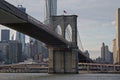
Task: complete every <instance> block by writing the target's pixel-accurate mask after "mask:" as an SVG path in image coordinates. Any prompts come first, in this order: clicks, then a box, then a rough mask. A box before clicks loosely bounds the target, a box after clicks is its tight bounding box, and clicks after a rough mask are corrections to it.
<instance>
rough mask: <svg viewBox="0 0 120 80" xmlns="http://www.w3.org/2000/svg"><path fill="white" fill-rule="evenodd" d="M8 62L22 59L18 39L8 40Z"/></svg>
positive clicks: (20, 45) (16, 61)
mask: <svg viewBox="0 0 120 80" xmlns="http://www.w3.org/2000/svg"><path fill="white" fill-rule="evenodd" d="M8 44H9V49H8V51H9V54H8V63H9V64H11V63H18V62H21V61H22V54H21V53H22V44H21V43H20V42H18V41H9V42H8Z"/></svg>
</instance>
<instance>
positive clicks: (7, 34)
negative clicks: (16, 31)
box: [1, 29, 10, 41]
mask: <svg viewBox="0 0 120 80" xmlns="http://www.w3.org/2000/svg"><path fill="white" fill-rule="evenodd" d="M9 39H10V30H8V29H3V30H1V41H9Z"/></svg>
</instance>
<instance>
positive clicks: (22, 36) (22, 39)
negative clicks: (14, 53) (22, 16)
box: [16, 5, 26, 56]
mask: <svg viewBox="0 0 120 80" xmlns="http://www.w3.org/2000/svg"><path fill="white" fill-rule="evenodd" d="M17 8H18V9H19V10H21V11H23V12H26V8H24V7H22V5H18V7H17ZM16 40H17V41H19V42H20V43H22V55H23V56H24V51H25V34H23V33H20V32H16Z"/></svg>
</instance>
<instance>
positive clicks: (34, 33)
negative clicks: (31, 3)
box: [0, 0, 93, 62]
mask: <svg viewBox="0 0 120 80" xmlns="http://www.w3.org/2000/svg"><path fill="white" fill-rule="evenodd" d="M0 24H2V25H4V26H7V27H9V28H12V29H15V30H17V31H19V32H22V33H24V34H27V35H29V36H31V37H34V38H35V39H38V40H40V41H42V42H44V43H45V44H47V45H50V46H58V45H59V46H66V47H67V46H68V45H69V44H70V43H69V42H68V41H67V40H65V39H64V38H63V37H61V36H60V35H58V34H56V33H55V32H54V31H53V30H52V29H51V28H50V27H48V26H46V25H45V24H43V23H42V22H40V21H38V20H36V19H35V18H33V17H31V16H30V15H28V14H27V13H24V12H22V11H20V10H19V9H18V8H16V7H15V6H13V5H11V4H9V3H8V2H6V1H5V0H0ZM78 57H79V61H80V62H93V61H92V60H91V59H90V58H88V57H87V56H85V55H84V54H83V52H82V51H80V50H79V55H78Z"/></svg>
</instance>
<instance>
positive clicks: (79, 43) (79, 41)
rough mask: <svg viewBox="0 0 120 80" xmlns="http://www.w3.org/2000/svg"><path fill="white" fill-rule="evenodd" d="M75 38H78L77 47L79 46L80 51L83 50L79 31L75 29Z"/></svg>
mask: <svg viewBox="0 0 120 80" xmlns="http://www.w3.org/2000/svg"><path fill="white" fill-rule="evenodd" d="M77 34H78V35H77V40H78V47H79V49H80V48H81V50H82V51H84V48H83V45H82V41H81V39H80V34H79V31H77Z"/></svg>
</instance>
